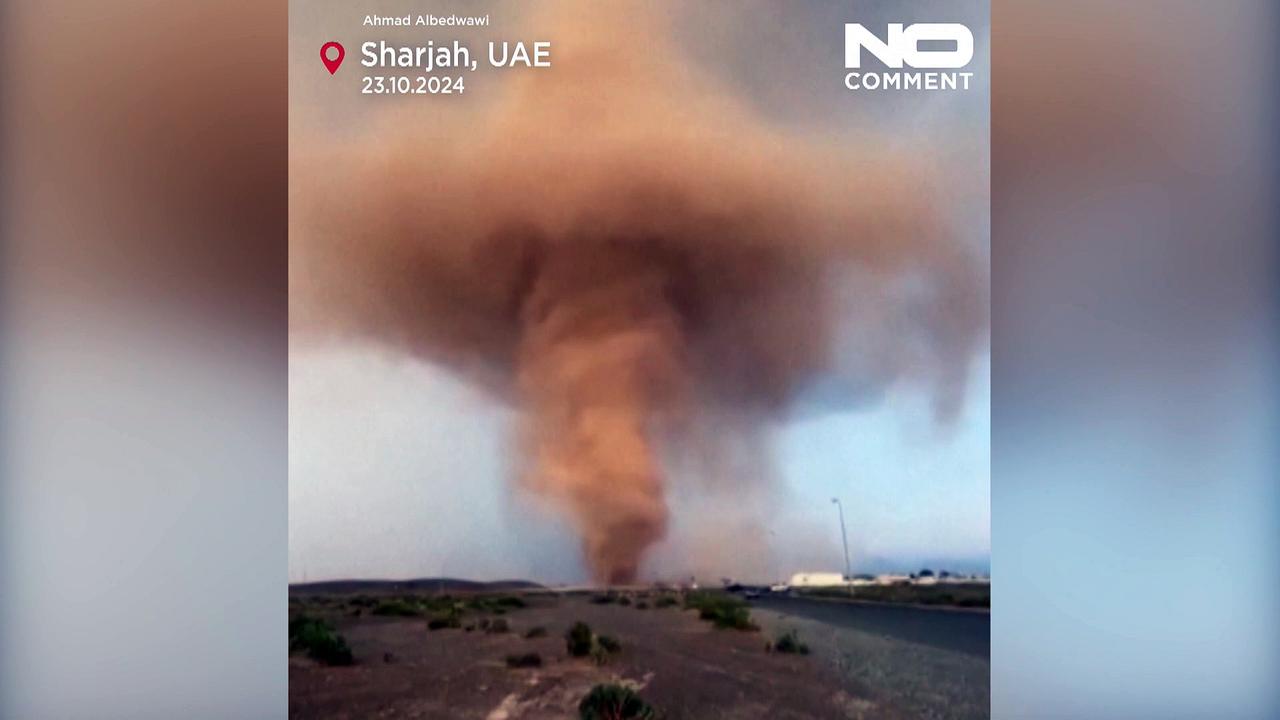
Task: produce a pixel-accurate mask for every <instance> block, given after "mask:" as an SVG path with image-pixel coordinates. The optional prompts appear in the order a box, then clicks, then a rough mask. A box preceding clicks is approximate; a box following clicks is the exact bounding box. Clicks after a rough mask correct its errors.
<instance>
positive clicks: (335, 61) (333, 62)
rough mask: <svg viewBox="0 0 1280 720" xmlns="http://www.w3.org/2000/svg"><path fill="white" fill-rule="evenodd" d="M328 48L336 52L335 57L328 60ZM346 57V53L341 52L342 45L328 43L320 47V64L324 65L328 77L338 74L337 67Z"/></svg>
mask: <svg viewBox="0 0 1280 720" xmlns="http://www.w3.org/2000/svg"><path fill="white" fill-rule="evenodd" d="M329 48H333V49H335V50H337V51H338V52H337V57H335V58H332V59H330V57H329ZM346 56H347V51H346V50H343V49H342V45H340V44H339V43H336V42H333V41H329V42H327V43H325V44H323V45H321V46H320V62H322V63H324V66H325V68H326V69H328V71H329V74H330V75H332V74H334V73H336V72H338V66H339V65H341V64H342V58H344V57H346Z"/></svg>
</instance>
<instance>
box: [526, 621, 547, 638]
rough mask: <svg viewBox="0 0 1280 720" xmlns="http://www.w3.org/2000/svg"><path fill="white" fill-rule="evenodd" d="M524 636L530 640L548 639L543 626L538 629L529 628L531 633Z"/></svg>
mask: <svg viewBox="0 0 1280 720" xmlns="http://www.w3.org/2000/svg"><path fill="white" fill-rule="evenodd" d="M524 636H525V637H526V638H528V639H530V640H532V639H533V638H540V637H546V636H547V629H546V628H544V627H542V626H541V625H539V626H538V627H533V628H529V631H528V632H526V633H525V634H524Z"/></svg>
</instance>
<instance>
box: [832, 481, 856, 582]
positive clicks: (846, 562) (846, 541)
mask: <svg viewBox="0 0 1280 720" xmlns="http://www.w3.org/2000/svg"><path fill="white" fill-rule="evenodd" d="M831 502H833V503H835V506H836V510H838V511H839V512H840V540H841V542H843V543H844V579H845V580H846V581H847V580H848V579H849V577H850V575H851V574H852V573H851V572H850V570H849V536H848V534H847V533H846V532H845V529H844V505H841V504H840V498H831Z"/></svg>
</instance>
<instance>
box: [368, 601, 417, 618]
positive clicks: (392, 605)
mask: <svg viewBox="0 0 1280 720" xmlns="http://www.w3.org/2000/svg"><path fill="white" fill-rule="evenodd" d="M373 614H374V615H387V616H391V617H418V616H420V615H422V610H421V609H420V608H419V607H418V606H417V605H411V604H409V603H407V602H405V601H403V600H384V601H382V602H380V603H378V606H377V607H375V608H374V609H373Z"/></svg>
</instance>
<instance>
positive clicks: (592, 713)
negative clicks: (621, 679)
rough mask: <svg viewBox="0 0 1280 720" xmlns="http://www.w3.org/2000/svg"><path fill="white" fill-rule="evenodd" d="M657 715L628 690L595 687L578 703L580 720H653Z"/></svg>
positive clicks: (603, 686) (612, 687) (619, 686)
mask: <svg viewBox="0 0 1280 720" xmlns="http://www.w3.org/2000/svg"><path fill="white" fill-rule="evenodd" d="M657 716H658V715H657V713H656V712H655V711H654V709H653V707H651V706H650V705H649V703H647V702H645V701H644V700H643V699H641V698H640V696H639V695H637V694H636V693H635V692H634V691H633V690H631V689H630V688H626V687H623V686H621V685H597V686H595V687H593V688H591V692H589V693H587V696H586V697H584V698H582V702H580V703H578V717H579V718H581V720H654V719H655V718H657Z"/></svg>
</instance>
